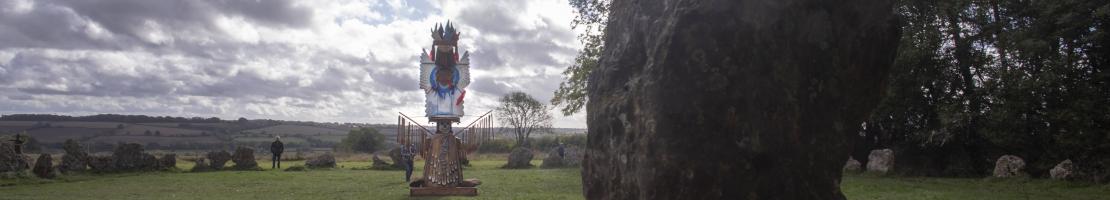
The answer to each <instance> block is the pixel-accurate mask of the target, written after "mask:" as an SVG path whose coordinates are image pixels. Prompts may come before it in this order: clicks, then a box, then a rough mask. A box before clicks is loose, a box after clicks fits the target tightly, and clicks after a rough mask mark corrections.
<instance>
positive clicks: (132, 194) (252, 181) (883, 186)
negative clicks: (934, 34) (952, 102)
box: [0, 157, 1110, 199]
mask: <svg viewBox="0 0 1110 200" xmlns="http://www.w3.org/2000/svg"><path fill="white" fill-rule="evenodd" d="M385 159H388V158H385ZM480 159H481V160H476V161H472V164H473V166H471V167H468V168H466V169H464V175H465V177H466V178H479V179H481V180H482V185H481V186H479V193H480V195H479V197H478V198H477V199H582V198H583V197H582V185H581V184H582V181H581V178H580V176H579V172H580V170H579V169H577V168H564V169H540V168H532V169H512V170H510V169H500V168H498V167H499V166H501V165H503V164H504V163H505V161H504V160H503V159H497V158H490V157H482V158H480ZM540 162H541V161H540V160H533V161H532V163H533V164H536V165H537V166H538V165H539V164H540ZM301 163H302V162H285V163H283V167H286V168H287V167H289V166H294V165H301ZM228 164H229V165H230V164H231V163H228ZM269 164H270V162H269V160H265V159H263V160H259V165H261V166H262V167H263V168H265V169H269ZM339 165H340V166H342V168H336V169H324V170H308V171H298V172H286V171H280V170H266V171H220V172H201V173H188V172H145V173H124V174H106V175H91V174H84V175H65V176H63V177H62V178H59V179H57V180H43V179H37V178H19V179H0V194H3V195H2V196H0V199H404V198H408V196H407V194H408V190H407V186H405V185H404V181H403V180H402V179H403V171H379V170H355V169H352V168H359V167H366V166H367V165H369V163H368V162H340V164H339ZM417 165H422V163H420V162H418V163H417ZM191 167H192V162H187V161H179V162H178V168H181V169H183V170H181V171H187V169H190V168H191ZM420 167H421V166H417V171H416V172H414V173H413V174H414V176H419V174H420V173H421V172H420ZM841 190H842V191H843V192H844V194H845V195H846V196H847V197H848V199H1106V197H1110V185H1085V184H1077V183H1068V182H1060V181H1053V180H1044V179H1009V180H997V179H959V178H905V177H883V176H874V175H866V174H864V175H855V174H849V175H846V176H845V177H844V179H843V181H842V183H841ZM446 199H469V198H467V197H452V198H446Z"/></svg>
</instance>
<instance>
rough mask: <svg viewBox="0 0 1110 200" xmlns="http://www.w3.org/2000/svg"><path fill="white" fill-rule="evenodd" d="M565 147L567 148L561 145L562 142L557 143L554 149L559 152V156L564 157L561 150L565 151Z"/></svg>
mask: <svg viewBox="0 0 1110 200" xmlns="http://www.w3.org/2000/svg"><path fill="white" fill-rule="evenodd" d="M566 148H567V147H566V145H563V143H562V142H560V143H559V147H558V148H557V149H556V151H558V152H559V158H566V157H563V152H566Z"/></svg>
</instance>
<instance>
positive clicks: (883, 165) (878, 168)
mask: <svg viewBox="0 0 1110 200" xmlns="http://www.w3.org/2000/svg"><path fill="white" fill-rule="evenodd" d="M892 169H894V150H890V149H876V150H871V155H867V171H869V172H878V173H882V174H885V173H887V172H890V171H891V170H892Z"/></svg>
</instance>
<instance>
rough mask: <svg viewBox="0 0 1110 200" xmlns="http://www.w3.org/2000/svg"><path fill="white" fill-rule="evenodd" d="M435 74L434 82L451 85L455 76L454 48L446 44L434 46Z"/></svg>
mask: <svg viewBox="0 0 1110 200" xmlns="http://www.w3.org/2000/svg"><path fill="white" fill-rule="evenodd" d="M435 56H436V57H435V58H436V60H435V62H436V74H435V82H436V84H439V85H440V86H447V87H451V86H453V85H454V77H455V62H456V61H455V52H454V48H453V47H451V46H447V45H437V46H436V55H435Z"/></svg>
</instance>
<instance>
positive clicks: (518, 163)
mask: <svg viewBox="0 0 1110 200" xmlns="http://www.w3.org/2000/svg"><path fill="white" fill-rule="evenodd" d="M532 166H533V165H532V150H531V149H528V148H521V147H517V148H515V149H513V151H512V152H510V153H509V163H506V164H505V166H502V168H506V169H522V168H531V167H532Z"/></svg>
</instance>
